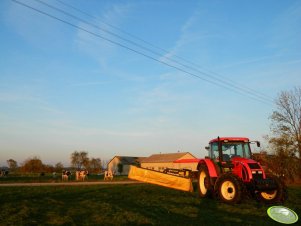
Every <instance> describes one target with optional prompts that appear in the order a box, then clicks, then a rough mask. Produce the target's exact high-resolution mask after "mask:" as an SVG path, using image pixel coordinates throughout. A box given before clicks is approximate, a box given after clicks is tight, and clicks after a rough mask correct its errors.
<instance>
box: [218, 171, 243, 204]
mask: <svg viewBox="0 0 301 226" xmlns="http://www.w3.org/2000/svg"><path fill="white" fill-rule="evenodd" d="M215 191H216V193H217V196H218V198H219V199H220V200H221V201H223V202H225V203H229V204H235V203H239V202H240V201H241V200H242V196H243V191H244V184H243V183H242V181H241V180H240V178H239V177H238V176H236V175H234V174H232V173H226V174H223V175H222V176H220V177H219V178H218V179H217V181H216V186H215Z"/></svg>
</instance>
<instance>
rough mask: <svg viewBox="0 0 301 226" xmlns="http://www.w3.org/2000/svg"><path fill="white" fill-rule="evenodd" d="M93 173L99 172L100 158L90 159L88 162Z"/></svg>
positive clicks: (100, 168)
mask: <svg viewBox="0 0 301 226" xmlns="http://www.w3.org/2000/svg"><path fill="white" fill-rule="evenodd" d="M89 170H91V171H92V172H93V173H97V172H101V170H102V166H101V159H100V158H92V159H91V160H90V169H89Z"/></svg>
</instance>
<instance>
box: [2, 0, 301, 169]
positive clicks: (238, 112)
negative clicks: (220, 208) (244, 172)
mask: <svg viewBox="0 0 301 226" xmlns="http://www.w3.org/2000/svg"><path fill="white" fill-rule="evenodd" d="M16 1H18V2H19V3H18V2H15V1H12V0H2V1H0V12H1V13H0V27H1V29H0V50H1V51H0V166H5V165H6V160H8V159H10V158H12V159H14V160H16V161H17V162H18V164H19V165H21V164H22V163H23V162H24V160H26V159H28V158H31V157H35V156H37V157H39V158H40V159H41V160H42V161H43V163H45V164H56V163H57V162H62V163H63V164H64V165H65V166H68V165H70V155H71V153H72V152H74V151H75V150H77V151H86V152H88V153H89V157H93V158H101V159H103V160H110V159H111V158H113V157H114V156H115V155H125V156H150V155H151V154H158V153H174V152H178V151H181V152H190V153H192V154H193V155H195V156H196V157H199V158H201V157H204V156H205V155H206V151H205V146H207V144H208V142H209V141H210V140H211V139H213V138H216V137H217V136H244V137H249V138H250V139H251V140H259V141H261V142H262V143H263V147H265V144H264V139H263V136H264V135H267V134H269V133H270V120H269V116H270V115H271V114H272V112H273V111H274V110H276V106H275V104H274V102H273V101H274V100H275V99H277V96H278V95H279V93H280V92H282V91H288V90H291V89H293V88H294V87H295V86H300V85H301V73H300V72H301V26H300V24H301V1H300V0H286V1H280V0H278V1H274V0H252V1H251V0H250V1H248V0H245V1H241V0H226V1H224V0H223V1H217V0H212V1H205V0H199V1H194V0H190V1H184V0H173V1H171V0H163V1H162V0H140V1H137V0H130V1H128V0H122V1H117V0H101V1H99V0H89V1H85V0H26V1H25V0H16ZM22 4H23V5H22ZM24 4H26V5H27V6H24ZM257 151H258V150H257Z"/></svg>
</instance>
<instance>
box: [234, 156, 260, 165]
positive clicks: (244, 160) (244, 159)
mask: <svg viewBox="0 0 301 226" xmlns="http://www.w3.org/2000/svg"><path fill="white" fill-rule="evenodd" d="M231 160H232V162H233V163H235V162H240V163H247V164H249V163H256V164H257V163H258V162H256V161H255V160H253V159H248V158H242V157H234V158H232V159H231Z"/></svg>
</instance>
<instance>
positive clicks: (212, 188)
mask: <svg viewBox="0 0 301 226" xmlns="http://www.w3.org/2000/svg"><path fill="white" fill-rule="evenodd" d="M251 143H255V144H257V146H258V147H259V146H260V143H259V142H258V141H250V140H249V139H248V138H245V137H218V138H216V139H213V140H211V141H210V142H209V146H208V147H206V149H207V150H208V156H207V157H205V158H204V159H181V160H179V161H177V163H182V164H185V163H195V164H196V165H197V167H196V170H192V171H189V170H188V171H187V169H185V168H183V169H166V170H165V171H164V173H163V172H153V171H152V170H148V169H141V168H140V169H138V168H136V167H133V168H131V170H130V173H129V178H132V179H136V180H140V181H145V182H149V183H153V184H158V185H162V186H166V187H171V188H175V189H180V190H186V191H192V181H193V179H194V178H195V179H196V181H197V190H198V194H199V196H200V197H201V198H204V197H217V198H218V199H220V200H221V201H222V202H225V203H230V204H232V203H239V202H240V201H241V200H242V199H243V198H244V197H245V196H249V197H253V198H256V199H257V200H259V201H263V202H265V203H281V202H284V201H285V199H286V197H287V193H286V187H285V185H284V183H283V181H282V180H281V179H280V178H278V177H276V176H272V175H267V174H266V172H265V171H264V169H263V167H262V166H261V165H260V163H259V162H257V161H255V160H253V159H252V152H251V145H250V144H251ZM134 168H135V169H134ZM136 170H138V171H139V172H138V171H136ZM175 174H178V175H175Z"/></svg>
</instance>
